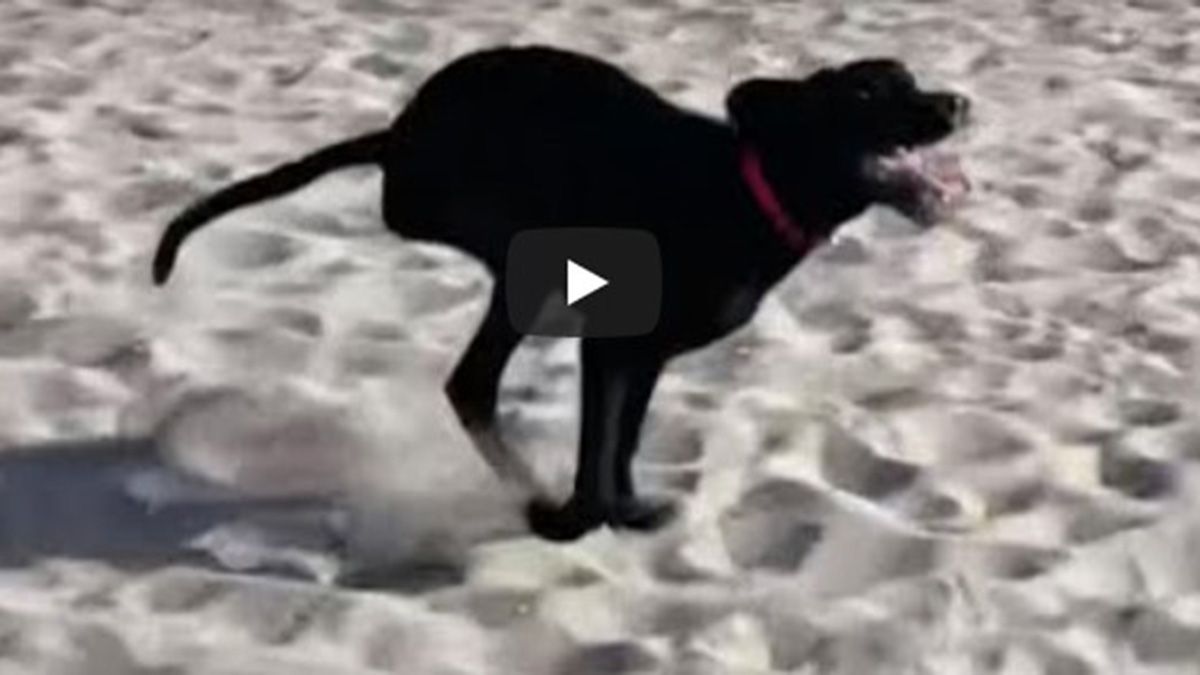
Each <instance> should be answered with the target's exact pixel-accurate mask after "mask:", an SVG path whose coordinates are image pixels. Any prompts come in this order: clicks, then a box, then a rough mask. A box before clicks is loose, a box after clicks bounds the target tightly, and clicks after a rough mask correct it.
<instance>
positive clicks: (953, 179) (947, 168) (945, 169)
mask: <svg viewBox="0 0 1200 675" xmlns="http://www.w3.org/2000/svg"><path fill="white" fill-rule="evenodd" d="M896 161H897V162H898V163H899V164H900V165H901V166H902V167H903V169H904V170H905V171H908V172H911V173H912V174H913V176H914V177H916V178H918V179H919V180H920V181H921V182H922V183H924V184H925V185H924V186H925V188H926V189H928V190H929V191H930V193H931V196H932V197H933V198H934V199H935V200H936V201H937V203H938V204H940V205H942V206H943V207H950V206H954V205H955V204H957V203H959V202H961V201H962V200H963V198H965V197H966V196H967V193H969V192H970V191H971V181H970V180H969V179H968V178H967V174H966V172H965V171H963V168H962V163H961V162H960V161H959V159H958V155H956V154H954V153H952V152H947V151H944V150H935V149H933V148H923V149H921V150H912V151H907V152H902V153H900V154H899V155H898V156H897V158H896Z"/></svg>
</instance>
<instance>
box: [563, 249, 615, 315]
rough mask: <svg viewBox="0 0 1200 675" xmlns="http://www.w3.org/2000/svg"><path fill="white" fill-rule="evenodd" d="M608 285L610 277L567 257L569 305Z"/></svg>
mask: <svg viewBox="0 0 1200 675" xmlns="http://www.w3.org/2000/svg"><path fill="white" fill-rule="evenodd" d="M607 285H608V279H605V278H604V277H602V276H600V275H599V274H596V273H595V272H593V271H591V270H589V269H588V268H586V267H584V266H583V265H580V264H579V263H577V262H575V261H574V260H571V259H570V258H567V306H570V305H574V304H575V303H577V302H579V301H580V300H582V299H584V298H586V297H587V296H589V295H591V294H592V293H595V292H596V291H598V290H600V289H601V288H604V287H605V286H607Z"/></svg>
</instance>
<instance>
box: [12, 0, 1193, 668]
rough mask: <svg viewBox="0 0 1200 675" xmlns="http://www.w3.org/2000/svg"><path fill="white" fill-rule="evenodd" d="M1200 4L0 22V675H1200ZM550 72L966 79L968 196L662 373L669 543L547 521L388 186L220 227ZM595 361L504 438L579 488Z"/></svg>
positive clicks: (463, 334) (655, 422) (537, 374)
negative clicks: (388, 200) (171, 269)
mask: <svg viewBox="0 0 1200 675" xmlns="http://www.w3.org/2000/svg"><path fill="white" fill-rule="evenodd" d="M1198 36H1200V4H1198V3H1197V2H1196V1H1195V0H1190V1H1188V0H1129V1H1128V2H1113V1H1109V0H1097V1H1088V2H1085V1H1083V0H1074V1H1068V0H1017V1H1015V2H999V1H996V2H983V1H981V2H966V1H962V2H948V1H941V0H922V1H910V2H899V1H895V0H872V2H870V3H867V2H861V3H838V2H831V1H826V0H818V1H813V2H807V1H806V2H782V1H770V0H709V1H704V2H701V1H699V0H686V1H685V0H663V1H657V0H625V1H614V2H608V1H600V0H594V1H592V2H583V1H579V0H541V1H537V2H533V1H529V2H526V1H524V0H511V1H510V0H490V1H487V0H211V1H208V2H185V1H184V0H160V1H159V2H151V1H150V0H5V2H3V3H0V236H2V244H3V245H2V246H0V447H3V448H5V450H4V451H3V452H2V453H0V563H2V565H3V567H2V569H0V673H52V674H55V675H109V674H114V675H115V674H126V673H139V674H150V673H155V674H165V673H206V674H207V673H220V674H234V673H237V674H248V675H269V674H271V673H288V674H289V675H298V674H299V673H321V674H323V675H324V674H330V673H367V672H395V673H406V674H408V673H411V674H417V673H437V674H447V675H448V674H456V675H457V674H462V675H468V674H475V673H480V674H483V673H496V674H503V675H509V674H520V675H537V674H540V673H553V674H563V675H586V674H587V673H670V674H678V675H685V674H686V675H702V674H710V673H713V674H716V673H738V674H742V673H746V674H751V673H803V674H806V675H807V674H818V673H821V674H825V673H830V674H833V673H836V674H839V675H876V674H891V673H897V674H901V673H903V674H917V673H921V674H930V675H933V674H937V675H963V674H967V673H995V674H997V675H1025V674H1035V673H1036V674H1045V675H1091V674H1095V675H1100V674H1106V673H1138V674H1141V673H1147V674H1154V675H1159V674H1161V675H1167V674H1184V673H1190V674H1194V673H1197V672H1200V511H1198V510H1197V504H1196V502H1197V499H1198V498H1200V482H1198V481H1197V478H1198V477H1200V473H1198V472H1197V467H1198V466H1200V362H1198V360H1197V357H1198V356H1200V37H1198ZM533 42H538V43H548V44H553V45H558V46H563V47H569V48H573V49H577V50H581V51H585V52H588V53H591V54H595V55H598V56H601V57H604V58H606V59H609V60H612V61H614V62H616V63H618V64H620V65H621V66H623V67H625V68H627V69H629V70H630V71H631V72H632V73H634V74H635V75H636V76H638V77H639V78H640V79H642V80H643V81H646V82H648V83H650V84H652V85H653V86H654V87H655V88H656V89H658V90H659V91H661V92H663V93H664V94H665V95H667V96H669V97H670V98H671V99H673V100H675V101H677V102H679V103H681V104H686V105H690V106H694V107H697V108H699V109H702V110H705V111H708V112H711V113H714V114H720V112H721V111H720V104H721V98H722V94H723V92H724V91H725V90H727V88H728V87H729V86H730V85H731V84H732V83H733V82H735V81H736V80H738V79H741V78H744V77H749V76H754V75H792V76H803V75H805V74H806V73H808V72H810V71H811V70H813V69H814V68H816V67H819V66H820V65H822V64H828V63H837V62H841V61H845V60H849V59H853V58H859V57H864V56H872V55H890V56H895V57H899V58H901V59H903V60H904V61H906V62H907V63H909V64H910V65H911V66H912V68H913V69H914V70H915V71H916V72H917V73H918V74H919V76H920V78H921V79H922V80H923V81H930V82H932V83H935V84H940V85H945V86H949V87H953V88H956V89H959V90H961V91H963V92H964V93H966V94H968V95H969V96H971V98H972V99H973V100H974V103H975V109H974V110H975V113H976V115H975V117H976V120H975V124H974V126H973V128H972V129H971V130H970V131H969V132H968V133H967V134H965V135H964V136H963V137H962V138H960V139H958V140H957V141H955V146H956V148H957V150H958V151H959V152H960V153H961V154H962V155H963V156H964V158H965V161H966V162H967V165H968V169H969V171H970V173H971V175H972V177H973V179H974V182H975V185H976V190H975V192H974V193H973V195H972V197H971V199H970V201H969V203H968V204H967V205H966V206H965V207H964V208H963V209H961V210H960V211H959V212H958V213H957V215H956V216H955V218H954V219H953V221H952V222H947V223H945V224H944V225H943V226H941V227H939V228H937V229H935V230H932V231H929V232H925V233H919V232H917V231H916V230H915V229H914V228H913V227H912V226H911V225H909V224H908V223H906V222H904V221H903V220H902V219H901V218H899V217H898V216H896V215H895V214H893V213H890V212H888V211H885V210H878V209H877V210H874V211H872V212H870V213H868V214H867V215H865V216H863V217H862V218H861V219H859V220H858V221H856V222H854V223H852V224H850V225H849V226H848V227H847V228H846V229H845V230H844V231H843V232H842V233H841V234H840V235H839V236H838V237H837V239H836V240H835V241H834V242H832V243H831V244H830V245H829V246H827V247H826V248H824V249H823V250H822V251H820V252H819V253H818V254H816V255H814V256H813V257H812V258H811V259H810V260H809V261H808V262H806V263H805V264H804V265H803V266H802V267H801V268H799V269H798V270H797V271H796V272H795V273H794V274H792V275H791V276H790V277H789V278H788V279H787V280H786V281H785V282H784V283H783V284H781V286H780V287H779V288H778V289H777V290H776V292H775V293H774V294H773V295H772V296H770V298H769V299H768V301H767V302H766V303H765V305H764V306H763V308H762V310H761V312H760V313H759V315H758V317H757V319H756V320H755V321H754V322H753V323H752V324H751V325H749V326H747V327H745V328H744V329H743V330H741V331H739V332H738V333H736V334H735V335H733V336H730V337H729V338H728V339H726V340H724V341H722V342H720V343H718V344H716V345H714V346H712V347H711V348H709V349H706V350H704V351H702V352H698V353H695V354H692V355H689V356H687V357H685V358H682V359H680V360H678V361H677V362H675V363H674V364H672V367H671V369H670V371H669V372H668V374H667V375H666V376H665V377H664V378H663V380H662V381H661V384H660V388H659V390H658V392H657V394H656V396H655V398H654V401H653V403H652V408H651V412H650V417H649V420H648V423H647V430H646V434H645V438H644V441H643V444H642V451H641V454H640V457H639V459H640V464H639V471H640V472H641V475H642V477H643V480H644V482H645V483H646V484H647V485H649V486H651V487H653V488H655V489H657V490H660V491H667V492H671V493H673V494H676V495H679V496H681V497H682V498H683V499H684V504H685V510H684V513H683V516H682V517H681V519H680V520H679V522H677V523H676V524H675V525H673V526H672V527H670V528H668V529H666V530H664V531H662V532H660V533H657V534H655V535H652V536H636V535H626V534H619V535H618V534H614V533H612V532H610V531H599V532H596V533H594V534H592V535H590V536H589V537H587V538H585V539H584V540H581V541H579V542H577V543H574V544H570V545H554V544H547V543H544V542H541V541H539V540H537V539H535V538H533V537H531V536H530V535H529V534H528V533H527V531H526V530H525V528H524V526H523V524H522V522H521V519H520V516H519V512H520V509H519V506H520V505H519V504H516V503H513V501H512V500H511V499H510V498H509V497H508V495H507V494H506V492H505V491H504V490H503V489H502V487H501V486H500V485H498V484H497V483H496V481H495V480H494V479H493V478H492V476H491V475H490V473H489V472H488V470H487V469H486V467H485V465H484V464H483V463H482V461H481V460H480V459H479V458H478V456H477V455H476V454H475V453H474V452H473V450H472V449H471V447H470V444H469V442H468V440H467V438H466V436H465V434H463V433H462V431H461V430H460V429H459V428H458V427H457V426H456V425H455V423H454V421H453V415H452V414H451V412H450V410H449V408H448V407H447V404H446V403H445V401H444V400H443V398H442V395H441V383H442V380H443V379H444V378H445V377H446V375H447V373H448V372H449V369H450V367H451V366H452V364H453V363H454V360H455V358H456V356H457V354H458V353H459V352H460V351H461V350H462V349H463V348H464V347H465V345H466V341H467V339H468V338H469V336H470V334H471V331H472V330H473V328H474V324H475V322H476V321H477V320H478V319H479V317H480V314H481V312H482V309H483V303H484V302H485V298H486V295H487V292H486V289H487V287H488V285H489V283H490V282H489V280H488V279H487V278H486V275H485V274H484V273H483V271H482V269H481V268H480V267H479V266H477V265H476V264H475V263H474V262H472V261H471V260H469V259H468V258H466V257H465V256H463V255H461V254H459V253H457V252H454V251H451V250H447V249H442V248H438V247H434V246H429V245H420V244H414V243H412V242H404V241H402V240H400V239H397V238H395V237H393V236H392V235H390V234H387V233H385V231H384V230H383V228H382V226H381V223H380V221H379V216H378V206H377V201H378V192H379V185H378V179H379V175H378V172H377V171H375V170H365V169H360V170H351V171H344V172H341V173H338V174H335V175H331V176H329V177H328V178H327V179H325V180H323V181H321V182H320V183H318V184H315V185H313V186H311V187H310V188H308V189H305V190H304V191H302V192H299V193H296V194H294V195H292V196H290V197H289V198H287V199H283V200H279V201H274V202H270V203H267V204H263V205H262V206H260V207H257V208H253V209H246V210H243V211H240V212H238V213H236V214H233V215H231V216H229V217H228V218H225V219H223V220H222V221H221V222H220V223H219V224H214V225H213V226H212V227H210V228H208V229H206V230H205V231H204V232H203V233H202V234H200V235H198V236H196V237H195V238H194V239H192V240H191V241H190V242H189V245H188V247H187V248H186V249H185V251H184V253H183V256H182V257H181V259H180V262H179V266H178V268H177V271H176V274H175V276H174V277H173V279H172V282H171V283H170V285H168V286H167V287H165V288H163V289H157V288H154V287H152V286H151V284H150V281H149V279H150V274H149V255H150V253H151V251H152V249H153V246H154V245H155V243H156V241H157V237H158V235H159V233H160V232H161V230H162V227H163V225H164V224H165V222H166V221H167V220H168V219H169V218H170V217H171V216H173V215H174V214H175V213H176V212H177V211H178V210H179V209H181V208H182V207H183V206H184V205H186V204H187V203H188V202H189V200H191V199H193V198H194V197H196V196H198V195H201V194H204V193H206V192H208V191H211V190H214V189H216V188H218V187H220V186H222V185H225V184H227V182H229V181H230V180H234V179H237V178H240V177H243V176H246V175H249V174H251V173H253V172H254V171H257V170H261V169H264V168H267V167H269V166H272V165H274V164H277V163H280V162H282V161H285V160H288V159H291V158H293V157H296V156H298V155H300V154H303V153H305V152H308V151H309V150H312V149H315V148H317V147H319V146H321V145H324V144H326V143H329V142H332V141H335V140H339V139H342V138H344V137H347V136H350V135H352V134H355V133H359V132H362V131H364V130H368V129H372V128H376V127H379V126H381V125H383V124H386V123H387V122H388V121H389V120H390V118H391V116H392V115H393V114H394V113H395V112H396V111H397V110H398V109H399V108H400V106H402V105H403V103H404V101H405V100H406V99H407V97H408V96H410V95H411V94H412V92H413V91H414V89H415V87H416V86H417V85H418V84H419V83H420V82H421V81H422V80H423V78H425V77H426V76H428V75H429V74H430V73H431V72H433V71H434V70H436V69H437V68H438V67H439V66H441V65H443V64H445V63H446V62H448V61H449V60H451V59H452V58H454V57H455V56H457V55H459V54H462V53H464V52H467V51H470V50H473V49H476V48H481V47H486V46H492V45H498V44H524V43H533ZM574 347H575V344H574V343H572V342H570V341H549V340H530V341H528V342H527V343H526V345H525V346H524V347H523V348H522V350H521V351H520V352H519V353H518V354H517V357H516V359H515V360H514V362H513V363H512V365H511V367H510V369H509V371H508V376H507V379H506V380H505V383H504V390H503V404H502V408H503V413H504V433H505V434H506V436H507V437H508V438H509V439H511V441H512V442H513V443H514V445H516V446H517V447H518V448H520V451H521V452H522V453H523V454H524V456H526V457H528V458H529V459H530V461H531V462H533V463H534V464H535V466H536V467H537V470H538V471H539V473H540V474H541V476H542V478H543V479H544V480H546V481H547V482H550V483H551V484H553V485H557V486H559V487H560V488H562V489H564V490H565V488H566V486H567V481H568V479H569V476H570V471H571V470H572V462H573V459H574V443H575V433H576V412H575V401H576V388H577V384H578V382H577V376H578V371H577V368H576V365H575V360H574Z"/></svg>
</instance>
